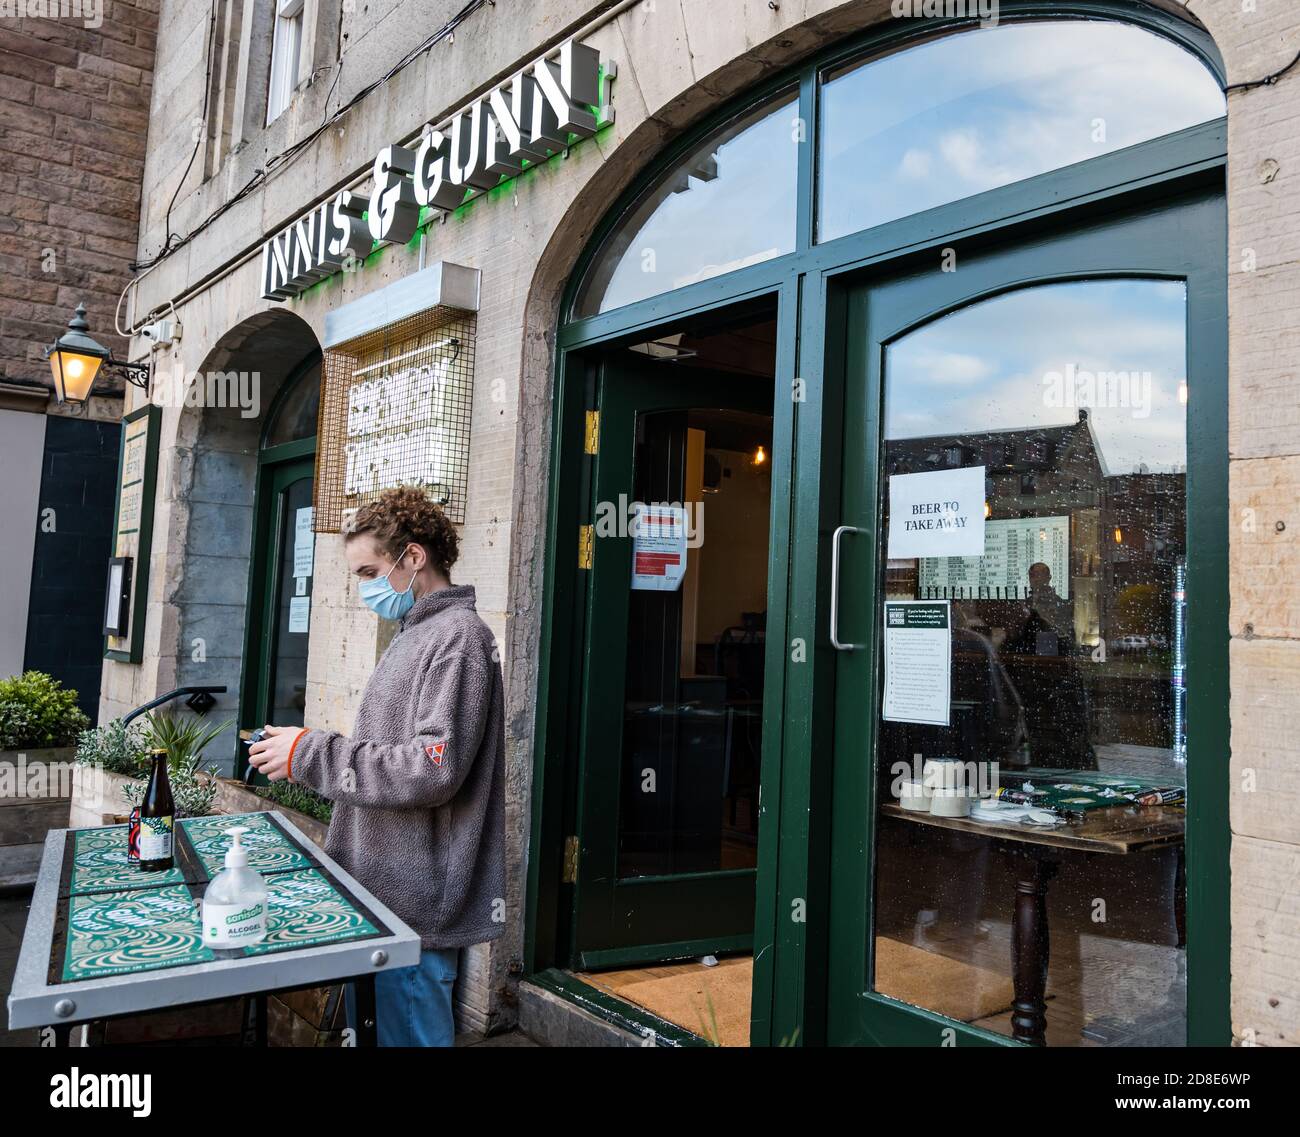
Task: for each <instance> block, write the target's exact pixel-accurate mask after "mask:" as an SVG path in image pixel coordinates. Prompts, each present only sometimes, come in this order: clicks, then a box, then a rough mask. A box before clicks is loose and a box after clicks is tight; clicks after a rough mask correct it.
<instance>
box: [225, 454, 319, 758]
mask: <svg viewBox="0 0 1300 1137" xmlns="http://www.w3.org/2000/svg"><path fill="white" fill-rule="evenodd" d="M315 444H316V440H315V439H314V438H310V439H307V440H305V441H300V442H291V443H287V444H284V445H280V446H276V447H273V448H269V449H266V450H264V451H263V452H262V461H261V464H260V466H259V469H258V489H257V497H256V503H255V506H254V511H253V513H254V516H253V526H254V528H253V556H252V560H251V565H250V578H249V604H248V628H247V633H246V647H245V653H244V681H243V698H242V699H241V700H240V719H241V722H240V728H241V729H242V730H245V731H247V730H255V729H256V728H258V727H260V726H263V725H265V724H267V723H271V724H273V725H275V726H301V725H302V724H303V711H304V698H305V694H306V687H307V642H308V627H309V626H310V622H311V594H312V581H313V579H314V564H313V563H312V552H313V540H314V534H313V532H312V530H311V510H312V487H313V479H314V475H315V456H314V452H315ZM240 750H241V755H240V759H241V763H245V764H246V753H245V752H244V748H243V747H240Z"/></svg>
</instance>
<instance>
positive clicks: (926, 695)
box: [881, 600, 952, 726]
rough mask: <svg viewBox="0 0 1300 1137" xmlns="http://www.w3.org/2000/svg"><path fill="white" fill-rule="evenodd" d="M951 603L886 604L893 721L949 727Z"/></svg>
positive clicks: (888, 714)
mask: <svg viewBox="0 0 1300 1137" xmlns="http://www.w3.org/2000/svg"><path fill="white" fill-rule="evenodd" d="M951 617H952V612H951V610H950V606H949V603H948V601H947V600H931V601H925V600H888V601H886V602H885V705H884V708H883V710H882V711H881V717H882V718H884V719H887V720H888V721H889V722H916V723H926V724H928V725H930V726H947V725H948V721H949V695H950V687H951V678H950V677H951V675H952V618H951Z"/></svg>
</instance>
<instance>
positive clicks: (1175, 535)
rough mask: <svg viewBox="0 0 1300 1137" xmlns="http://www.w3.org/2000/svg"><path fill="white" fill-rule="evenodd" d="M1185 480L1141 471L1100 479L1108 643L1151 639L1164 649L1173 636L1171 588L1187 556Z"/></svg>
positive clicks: (1170, 474) (1180, 476) (1169, 475)
mask: <svg viewBox="0 0 1300 1137" xmlns="http://www.w3.org/2000/svg"><path fill="white" fill-rule="evenodd" d="M1186 482H1187V475H1186V474H1181V473H1164V474H1152V473H1147V472H1146V471H1145V470H1144V469H1143V470H1139V472H1137V473H1133V474H1115V475H1113V476H1111V477H1108V478H1106V479H1105V481H1104V484H1103V490H1102V518H1103V526H1102V531H1103V533H1104V534H1105V537H1104V540H1103V543H1102V544H1103V548H1104V549H1105V550H1106V556H1105V562H1106V567H1105V572H1106V587H1105V588H1104V589H1103V594H1104V595H1106V596H1108V597H1110V605H1109V612H1108V613H1107V630H1108V636H1107V638H1108V639H1113V638H1114V637H1116V636H1122V635H1141V636H1145V637H1148V638H1150V637H1152V636H1155V637H1157V643H1158V644H1165V645H1167V644H1168V642H1169V641H1170V639H1171V638H1172V628H1171V620H1172V607H1171V598H1170V588H1171V585H1172V582H1173V579H1174V566H1175V565H1177V564H1178V563H1179V562H1181V561H1182V560H1183V559H1184V557H1185V556H1186V554H1187V507H1186V501H1187V498H1186Z"/></svg>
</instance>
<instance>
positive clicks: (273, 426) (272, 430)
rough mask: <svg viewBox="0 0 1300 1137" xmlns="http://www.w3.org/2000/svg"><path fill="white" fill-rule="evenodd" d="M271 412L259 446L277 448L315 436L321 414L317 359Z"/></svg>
mask: <svg viewBox="0 0 1300 1137" xmlns="http://www.w3.org/2000/svg"><path fill="white" fill-rule="evenodd" d="M290 382H291V383H292V384H293V386H292V387H290V388H289V390H288V391H286V392H285V394H284V397H283V398H282V399H280V401H279V402H278V403H277V404H276V406H275V407H274V408H273V409H272V411H271V421H270V422H269V423H267V426H266V432H265V434H264V435H263V437H262V445H263V447H266V446H279V445H280V444H281V443H285V442H298V441H299V440H301V439H303V438H315V437H316V419H317V417H318V416H319V414H320V360H319V359H317V360H316V362H315V363H313V364H312V365H311V366H310V367H308V368H307V369H306V370H305V371H303V372H302V373H301V374H300V375H299V376H298V377H297V378H296V379H291V380H290Z"/></svg>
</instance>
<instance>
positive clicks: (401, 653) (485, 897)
mask: <svg viewBox="0 0 1300 1137" xmlns="http://www.w3.org/2000/svg"><path fill="white" fill-rule="evenodd" d="M289 776H290V778H291V780H293V781H295V782H301V783H302V784H303V785H306V786H310V787H311V788H312V789H314V790H317V791H318V792H320V793H321V794H323V795H324V796H325V797H327V798H329V799H330V800H331V801H332V802H333V803H334V814H333V817H332V819H331V821H330V827H329V833H328V835H327V836H326V838H325V851H326V852H327V853H328V854H329V855H330V856H331V857H333V858H334V859H335V860H336V861H338V863H339V864H341V865H342V866H343V867H344V868H345V869H347V870H348V872H350V873H351V874H352V875H353V876H355V877H356V878H357V880H359V881H360V882H361V883H362V884H363V885H365V886H366V888H368V889H370V891H371V892H373V893H374V894H375V896H376V897H378V898H379V899H380V900H381V901H383V902H384V903H385V904H387V905H388V906H389V907H390V908H391V909H392V910H393V911H394V912H395V913H397V915H398V916H400V917H401V918H402V919H403V920H405V921H406V922H407V923H408V924H409V925H410V926H411V927H412V928H414V929H415V931H417V932H419V933H420V946H421V947H422V948H423V949H424V950H426V951H427V950H429V949H432V948H452V947H465V946H467V945H469V944H477V943H483V942H484V941H486V940H494V939H496V938H497V937H498V936H500V935H501V934H502V932H504V931H505V923H504V908H505V901H504V897H505V894H506V893H505V864H504V855H503V854H504V845H505V712H504V700H503V698H502V682H501V666H500V664H499V663H497V662H496V661H495V660H494V659H493V640H492V633H491V632H490V631H489V630H488V627H487V625H486V624H485V623H484V622H483V621H482V619H481V618H480V617H479V615H478V613H477V612H476V611H475V608H474V589H473V588H472V587H470V586H468V585H459V586H453V587H451V588H445V589H442V590H441V591H438V592H431V593H429V594H428V595H426V596H422V597H420V599H419V600H417V601H416V602H415V606H414V607H413V608H412V609H411V611H410V612H409V613H407V615H406V616H405V617H404V618H403V620H402V622H401V629H400V630H399V631H398V633H397V635H396V636H394V637H393V642H392V643H390V644H389V645H388V650H387V651H385V652H384V654H383V656H382V657H381V658H380V660H379V663H378V665H377V666H376V667H375V671H374V674H373V675H371V677H370V682H369V683H367V684H366V689H365V692H364V694H363V695H362V696H361V707H360V709H359V710H358V712H357V721H356V728H355V729H354V731H353V736H352V737H351V738H347V737H344V736H343V735H341V734H338V733H336V732H334V731H327V730H309V731H307V732H306V733H305V734H302V735H300V736H299V737H298V740H297V742H296V743H295V745H294V749H293V753H292V757H291V759H290V768H289Z"/></svg>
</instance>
